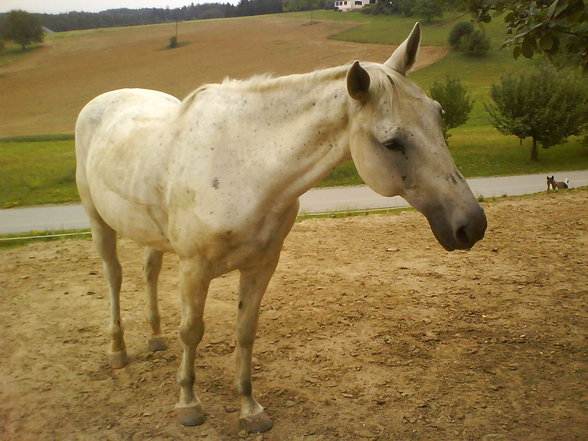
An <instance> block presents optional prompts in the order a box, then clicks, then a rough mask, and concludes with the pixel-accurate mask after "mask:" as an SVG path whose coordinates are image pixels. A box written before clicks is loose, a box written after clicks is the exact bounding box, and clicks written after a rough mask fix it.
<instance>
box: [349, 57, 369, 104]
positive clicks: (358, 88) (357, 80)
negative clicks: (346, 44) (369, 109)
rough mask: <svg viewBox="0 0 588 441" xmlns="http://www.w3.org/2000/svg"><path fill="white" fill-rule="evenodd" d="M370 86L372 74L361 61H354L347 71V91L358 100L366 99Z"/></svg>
mask: <svg viewBox="0 0 588 441" xmlns="http://www.w3.org/2000/svg"><path fill="white" fill-rule="evenodd" d="M369 88H370V74H368V73H367V71H366V70H365V69H364V68H363V67H361V66H360V65H359V61H356V62H354V63H353V66H351V69H349V71H348V72H347V93H349V96H350V97H351V98H353V99H355V100H358V101H365V100H366V98H367V95H368V90H369Z"/></svg>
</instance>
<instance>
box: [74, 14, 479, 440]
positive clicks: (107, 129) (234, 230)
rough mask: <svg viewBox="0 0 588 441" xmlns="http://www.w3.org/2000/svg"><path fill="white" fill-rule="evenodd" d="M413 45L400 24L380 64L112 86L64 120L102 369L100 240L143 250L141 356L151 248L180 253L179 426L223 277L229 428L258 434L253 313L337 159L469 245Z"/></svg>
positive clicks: (195, 415) (108, 255)
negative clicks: (87, 237) (95, 298)
mask: <svg viewBox="0 0 588 441" xmlns="http://www.w3.org/2000/svg"><path fill="white" fill-rule="evenodd" d="M419 41H420V28H419V27H418V25H416V26H415V29H414V30H413V32H412V33H411V36H409V38H408V39H407V41H406V42H405V43H404V44H403V45H402V46H401V47H400V48H399V49H398V50H397V51H396V52H395V53H394V54H393V55H392V57H391V58H390V60H389V61H388V62H387V63H385V64H383V65H382V64H374V63H362V65H361V66H360V65H359V63H354V64H353V65H346V66H341V67H336V68H333V69H328V70H323V71H317V72H314V73H310V74H305V75H292V76H288V77H282V78H269V77H259V78H254V79H251V80H248V81H225V82H224V83H223V84H218V85H207V86H204V87H201V88H200V89H197V90H196V91H195V92H193V93H192V94H191V95H189V96H188V97H187V98H186V99H185V100H184V101H183V102H180V101H179V100H177V99H175V98H173V97H171V96H169V95H166V94H164V93H160V92H155V91H150V90H141V89H123V90H117V91H113V92H109V93H105V94H103V95H100V96H99V97H97V98H95V99H94V100H92V101H91V102H90V103H89V104H88V105H86V107H85V108H84V109H83V110H82V112H81V113H80V116H79V118H78V122H77V125H76V154H77V182H78V188H79V191H80V195H81V197H82V202H83V204H84V207H85V209H86V211H87V212H88V215H89V217H90V219H91V223H92V230H93V234H94V239H95V241H96V244H97V248H98V252H99V254H100V256H101V257H102V258H103V260H104V269H105V273H106V277H107V279H108V282H109V286H110V293H111V305H112V322H111V337H112V340H111V347H110V356H111V363H112V365H113V366H115V367H121V366H124V364H125V363H126V349H125V346H124V340H123V331H122V327H121V324H120V310H119V292H120V283H121V269H120V265H119V263H118V259H117V257H116V233H117V232H118V233H120V234H122V235H125V236H127V237H129V238H131V239H133V240H135V241H137V242H138V243H141V244H144V245H146V246H147V247H148V253H147V258H146V275H147V279H148V292H149V298H150V312H149V318H150V323H151V326H152V332H153V336H152V339H151V347H152V348H153V349H161V348H163V347H164V346H165V343H164V341H163V339H162V337H161V330H160V327H159V312H158V310H157V277H158V274H159V270H160V268H161V258H162V254H163V252H174V253H177V254H178V255H179V257H180V290H181V296H182V322H181V325H180V337H181V341H182V344H183V348H184V355H183V358H182V363H181V366H180V369H179V372H178V382H179V384H180V385H181V393H180V399H179V403H178V405H177V412H178V415H179V417H180V420H181V422H182V423H183V424H188V425H191V424H200V423H201V422H202V421H203V420H204V417H203V413H202V410H201V406H200V402H199V400H198V398H197V396H196V395H195V393H194V391H193V383H194V356H195V350H196V346H197V345H198V343H199V342H200V340H201V338H202V334H203V332H204V323H203V321H202V312H203V308H204V303H205V301H206V295H207V291H208V285H209V283H210V281H211V279H213V278H215V277H217V276H219V275H221V274H223V273H226V272H227V271H231V270H234V269H239V270H240V271H241V282H240V292H239V312H238V319H237V322H238V323H237V349H236V352H237V373H236V381H235V382H236V386H237V390H238V392H239V394H240V396H241V415H240V421H241V424H242V426H243V427H244V428H246V429H247V430H251V431H262V430H267V429H269V428H270V427H271V420H269V418H268V417H267V416H266V415H265V413H264V411H263V408H262V407H261V406H260V405H259V404H258V403H257V402H256V401H255V399H254V397H253V393H252V386H251V356H252V347H253V340H254V337H255V331H256V327H257V320H258V313H259V305H260V302H261V298H262V296H263V293H264V292H265V289H266V287H267V284H268V282H269V280H270V278H271V276H272V274H273V272H274V269H275V267H276V265H277V262H278V257H279V254H280V250H281V247H282V244H283V241H284V238H285V237H286V235H287V234H288V232H289V231H290V228H291V227H292V224H293V222H294V219H295V216H296V214H297V210H298V197H299V196H300V195H301V194H303V193H304V192H305V191H306V190H308V189H309V188H311V187H312V186H313V185H314V184H315V183H316V182H317V181H319V180H320V179H321V178H323V177H324V176H326V175H327V174H328V173H329V172H330V171H331V170H333V169H334V168H335V167H336V166H337V165H339V164H340V163H341V162H343V161H344V160H346V159H349V158H353V160H354V161H355V164H356V166H357V168H358V171H359V173H360V174H361V176H362V178H363V179H364V180H365V181H366V183H367V184H368V185H369V186H371V187H372V188H373V189H374V190H376V191H378V192H380V193H381V194H384V195H387V196H392V195H396V194H400V195H402V196H403V197H405V198H406V199H407V200H408V201H409V202H410V203H411V204H413V205H414V206H415V207H416V208H417V209H419V210H420V211H421V212H423V213H424V214H425V215H426V216H427V218H428V219H429V222H430V224H431V227H432V229H433V231H434V233H435V235H436V236H437V238H438V239H439V241H440V242H441V244H442V245H443V246H445V247H446V248H447V249H449V250H451V249H455V248H469V247H471V246H472V245H473V244H474V243H475V242H476V241H477V240H479V239H481V237H482V236H483V234H484V229H485V226H486V220H485V217H484V213H483V211H482V210H481V208H480V206H479V205H478V203H477V202H476V200H475V198H474V196H473V195H472V193H471V191H470V189H469V187H468V186H467V184H466V182H465V180H464V179H463V177H462V176H461V174H460V173H459V172H458V171H457V170H456V168H455V165H454V163H453V160H452V159H451V157H450V155H449V153H448V150H447V148H446V146H445V143H444V140H443V136H442V134H441V130H440V111H441V109H440V106H439V105H438V104H437V103H435V102H434V101H432V100H430V99H429V98H427V96H426V95H425V94H424V93H423V92H422V91H421V90H420V89H419V88H418V87H416V86H415V85H414V84H413V83H411V82H410V81H409V80H408V79H406V77H405V76H404V73H405V72H406V71H408V70H409V69H410V67H411V66H412V65H413V64H414V59H415V57H416V51H417V49H418V43H419ZM385 145H387V146H388V148H387V147H385Z"/></svg>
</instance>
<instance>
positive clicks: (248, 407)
mask: <svg viewBox="0 0 588 441" xmlns="http://www.w3.org/2000/svg"><path fill="white" fill-rule="evenodd" d="M277 261H278V258H277V256H276V258H275V259H273V260H272V261H271V262H270V263H268V264H265V265H263V266H259V267H255V268H253V269H247V270H241V279H240V283H239V310H238V313H237V346H236V350H235V352H236V359H237V360H236V361H237V370H236V375H235V387H236V389H237V393H238V394H239V397H240V400H241V413H240V415H239V426H240V428H241V429H245V430H247V431H248V432H265V431H266V430H269V429H271V428H272V426H273V422H272V420H271V419H270V418H269V417H268V416H267V415H266V413H265V411H264V410H263V407H262V406H261V405H260V404H259V403H258V402H257V401H256V400H255V397H254V396H253V386H252V383H251V359H252V356H253V343H254V341H255V333H256V331H257V323H258V321H259V307H260V305H261V299H262V297H263V294H264V293H265V290H266V288H267V285H268V283H269V281H270V279H271V277H272V275H273V273H274V270H275V268H276V264H277Z"/></svg>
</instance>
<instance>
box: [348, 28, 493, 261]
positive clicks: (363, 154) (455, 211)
mask: <svg viewBox="0 0 588 441" xmlns="http://www.w3.org/2000/svg"><path fill="white" fill-rule="evenodd" d="M419 45H420V26H419V24H418V23H417V24H416V25H415V26H414V28H413V30H412V32H411V34H410V35H409V37H408V38H407V39H406V40H405V41H404V43H402V44H401V45H400V46H399V47H398V48H397V49H396V51H394V53H393V54H392V56H391V57H390V59H389V60H388V61H387V62H386V63H384V64H370V63H366V64H365V65H364V67H362V66H360V64H359V63H358V62H355V63H354V64H353V66H352V67H351V68H350V69H349V72H348V74H347V91H348V93H349V95H350V97H351V98H352V100H351V103H352V110H351V115H352V117H351V120H352V122H351V124H352V126H351V136H350V148H351V155H352V157H353V161H354V162H355V165H356V167H357V170H358V172H359V174H360V176H361V177H362V179H363V180H364V181H365V182H366V184H368V185H369V186H370V187H371V188H372V189H373V190H374V191H376V192H378V193H380V194H382V195H384V196H395V195H401V196H402V197H404V198H405V199H406V200H407V201H408V202H409V203H410V204H411V205H412V206H413V207H415V208H416V209H417V210H419V211H420V212H421V213H423V214H424V215H425V216H426V218H427V220H428V221H429V224H430V226H431V229H432V230H433V233H434V234H435V237H436V238H437V240H438V241H439V243H440V244H441V245H443V247H444V248H445V249H447V250H449V251H452V250H454V249H468V248H471V247H472V246H473V245H474V244H475V243H476V242H477V241H478V240H480V239H482V237H484V232H485V230H486V216H485V214H484V210H483V209H482V208H481V207H480V205H479V204H478V202H477V201H476V198H475V197H474V195H473V194H472V191H471V190H470V188H469V186H468V184H467V182H466V180H465V179H464V177H463V176H462V174H461V173H460V172H459V170H457V168H456V166H455V163H454V162H453V159H452V158H451V155H450V154H449V150H448V149H447V145H446V143H445V140H444V138H443V132H442V130H441V116H442V112H443V109H442V108H441V106H440V105H439V103H437V102H436V101H434V100H432V99H430V98H428V97H427V95H426V94H425V93H424V92H423V91H422V90H421V89H420V88H419V87H418V86H416V85H415V84H414V83H412V82H411V81H410V80H408V79H407V78H406V73H407V72H408V71H409V70H410V68H411V67H412V66H413V65H414V62H415V59H416V54H417V51H418V48H419Z"/></svg>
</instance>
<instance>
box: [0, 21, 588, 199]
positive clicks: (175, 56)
mask: <svg viewBox="0 0 588 441" xmlns="http://www.w3.org/2000/svg"><path fill="white" fill-rule="evenodd" d="M467 19H468V18H467V17H460V16H458V15H456V14H451V15H450V14H448V15H446V16H445V17H443V19H442V20H438V21H434V22H433V23H431V24H424V25H423V43H424V45H428V46H429V47H428V48H427V47H425V48H423V50H422V51H421V53H422V55H423V56H424V58H427V57H429V58H431V59H433V58H435V57H437V58H438V57H439V56H440V55H443V54H445V53H446V52H447V43H446V39H447V35H448V33H449V31H450V30H451V28H452V27H453V26H454V25H455V23H457V22H458V21H461V20H467ZM313 20H314V22H315V24H313V25H312V26H310V25H309V21H310V15H309V13H308V12H305V13H290V14H280V15H275V16H263V17H248V18H239V19H222V20H206V21H197V22H188V23H181V24H180V30H179V40H180V48H178V49H174V50H168V49H166V48H165V46H166V44H167V41H168V38H169V36H170V35H172V33H173V32H174V25H172V24H164V25H152V26H137V27H131V28H111V29H95V30H88V31H75V32H64V33H56V34H52V35H51V36H48V41H47V43H46V44H45V45H44V46H43V47H41V48H38V49H35V50H31V51H29V52H27V53H26V54H21V53H20V52H17V51H14V50H13V48H8V51H6V53H4V54H2V55H0V78H1V79H2V82H3V89H2V94H0V121H1V124H0V137H8V136H15V135H36V134H42V135H44V134H56V133H73V125H74V122H75V117H76V115H77V113H78V112H79V110H80V109H81V108H82V107H83V105H84V104H85V103H86V102H87V101H89V100H90V99H91V98H93V97H94V96H96V95H98V94H99V93H102V92H105V91H107V90H112V89H117V88H121V87H146V88H153V89H158V90H163V91H166V92H168V93H171V94H174V95H176V96H178V97H182V96H185V95H186V94H187V93H189V92H190V91H191V90H193V89H194V88H196V87H197V86H199V85H200V84H202V83H206V82H219V81H221V80H222V79H223V78H224V77H225V76H227V75H228V76H231V77H236V78H246V77H249V76H251V75H254V74H259V73H264V72H274V73H276V74H288V73H299V72H307V71H311V70H314V69H317V68H321V67H328V66H334V65H339V64H342V63H345V62H348V61H350V60H353V59H360V60H369V61H380V62H382V61H385V60H386V59H387V58H388V56H389V55H390V53H391V47H390V46H387V45H385V44H398V43H400V42H401V41H402V40H403V39H404V38H405V37H406V35H407V34H408V32H409V31H410V29H411V28H412V26H413V24H414V21H415V20H414V19H411V18H400V17H396V16H386V17H374V16H366V15H364V14H360V13H337V12H333V11H314V12H313ZM486 31H487V32H488V34H489V35H490V36H491V38H492V45H493V48H492V50H491V51H490V53H489V54H488V55H487V56H485V57H481V58H475V57H469V56H466V55H463V54H461V53H456V52H453V51H449V52H448V53H447V55H446V56H445V57H444V58H442V59H440V60H439V61H437V62H435V63H434V64H432V65H430V66H427V67H425V68H422V69H420V70H418V71H417V72H414V73H412V74H411V78H412V79H413V80H415V81H416V82H417V83H419V84H420V85H421V86H422V87H423V88H424V89H425V90H428V89H429V87H430V86H431V85H432V84H433V82H434V81H435V80H443V79H444V78H445V77H447V76H451V77H458V78H460V79H461V80H462V82H463V83H464V84H465V85H466V86H467V87H468V88H469V90H470V94H471V95H472V96H473V97H474V98H475V99H476V104H475V107H474V110H473V113H472V115H471V117H470V120H469V121H468V123H467V124H466V125H465V126H463V127H461V128H458V129H455V130H452V131H451V133H452V137H451V138H450V149H451V151H452V154H453V156H454V158H455V160H456V163H457V165H458V167H460V169H461V170H462V172H463V173H464V174H465V175H466V176H484V175H485V176H488V175H505V174H519V173H530V172H543V171H545V172H547V171H554V170H564V169H584V168H588V155H587V152H586V148H585V147H584V146H581V145H580V144H579V142H578V140H572V141H571V142H569V143H567V144H566V145H564V146H557V147H555V148H552V149H549V150H546V151H541V152H540V161H539V162H535V163H532V162H530V161H529V160H528V151H527V150H528V149H527V147H526V146H523V147H521V146H519V141H518V140H517V139H516V138H514V137H505V136H503V135H501V134H499V133H498V132H497V131H496V130H494V129H493V128H492V127H491V126H490V125H489V122H488V117H487V114H486V112H485V110H484V107H483V103H484V102H485V101H488V99H489V98H488V91H489V88H490V85H491V84H492V83H493V82H495V81H496V80H497V79H498V78H499V77H500V75H501V74H502V73H503V72H505V71H507V70H520V69H532V68H533V66H534V63H535V62H534V61H529V60H518V61H515V60H513V59H512V56H511V54H510V51H508V50H502V51H501V50H499V46H500V43H501V42H502V40H503V34H502V29H501V26H500V22H499V20H498V21H495V22H493V23H492V24H491V25H489V26H487V28H486ZM358 42H361V44H359V43H358ZM16 58H18V59H16ZM10 60H11V61H10ZM74 167H75V166H74V154H73V140H71V139H69V140H67V139H66V140H62V139H57V140H56V139H52V138H51V137H46V136H41V137H33V138H30V137H29V138H26V139H22V138H21V139H20V140H19V139H16V140H14V139H13V140H12V142H10V143H8V142H4V143H0V170H2V174H3V184H4V185H2V186H0V207H7V206H19V205H31V204H38V203H58V202H65V201H71V200H76V199H77V193H76V191H75V184H74V180H73V169H74ZM358 183H361V180H360V179H359V177H358V176H357V174H356V172H355V170H354V168H353V165H352V164H345V165H343V166H342V167H341V168H339V169H338V170H336V171H335V172H334V173H333V175H331V176H330V177H329V178H327V179H326V180H325V181H323V182H322V183H321V184H320V185H323V186H325V185H341V184H358Z"/></svg>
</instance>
